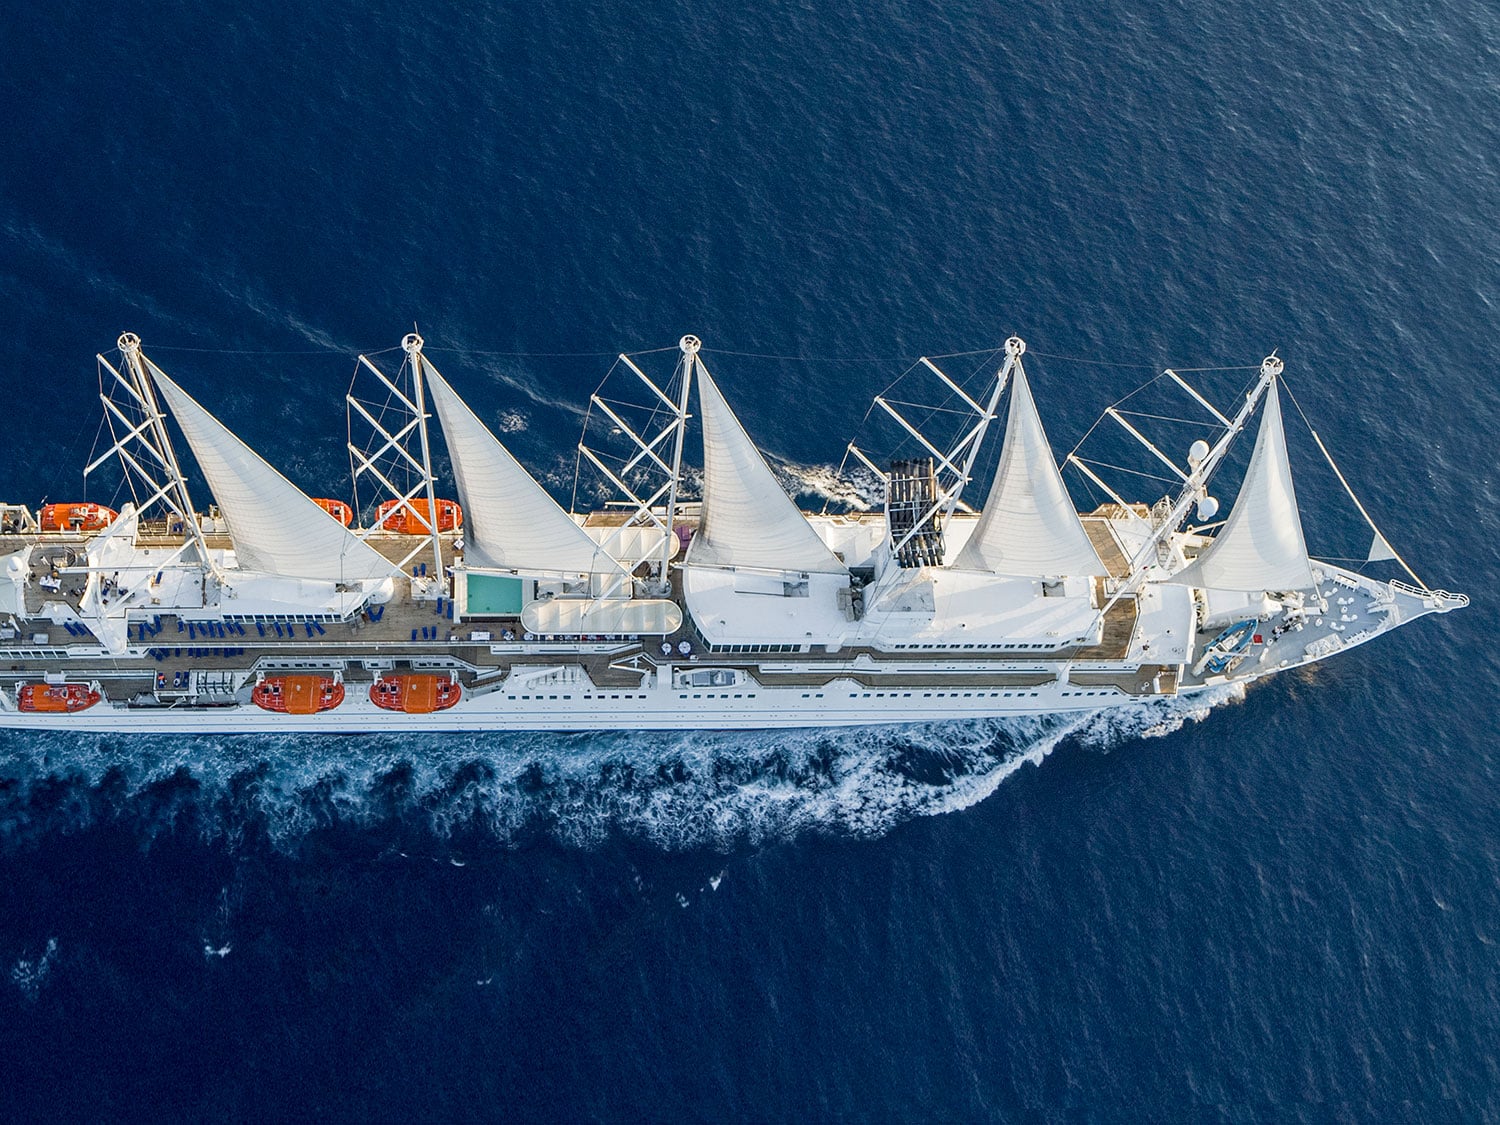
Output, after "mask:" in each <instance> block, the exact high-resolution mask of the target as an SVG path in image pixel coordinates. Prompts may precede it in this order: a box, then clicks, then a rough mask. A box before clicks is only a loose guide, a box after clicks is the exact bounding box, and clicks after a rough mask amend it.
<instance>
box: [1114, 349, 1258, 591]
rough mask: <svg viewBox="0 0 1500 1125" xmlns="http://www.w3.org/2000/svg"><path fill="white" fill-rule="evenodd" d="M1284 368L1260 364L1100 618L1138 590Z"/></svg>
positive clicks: (1142, 547)
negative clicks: (1148, 567) (1149, 563)
mask: <svg viewBox="0 0 1500 1125" xmlns="http://www.w3.org/2000/svg"><path fill="white" fill-rule="evenodd" d="M1282 366H1283V365H1282V362H1281V359H1280V357H1278V356H1274V355H1269V356H1267V357H1266V358H1265V359H1264V360H1262V361H1261V365H1260V378H1259V379H1258V380H1257V381H1256V383H1255V386H1253V387H1252V388H1250V393H1249V394H1247V395H1246V396H1245V401H1244V404H1243V405H1241V407H1240V408H1239V410H1238V411H1237V412H1236V413H1235V416H1234V418H1233V419H1232V420H1231V421H1230V423H1229V426H1228V428H1226V429H1225V431H1224V433H1223V434H1221V435H1220V436H1219V440H1218V441H1217V442H1215V443H1214V445H1213V447H1212V448H1211V449H1209V451H1208V456H1206V457H1204V458H1203V460H1202V461H1200V462H1198V464H1197V465H1194V466H1192V472H1190V473H1188V474H1187V476H1186V477H1185V478H1184V484H1183V486H1182V492H1181V493H1180V494H1179V495H1178V497H1177V502H1176V503H1175V504H1173V505H1172V509H1171V511H1169V512H1168V513H1167V516H1166V518H1165V519H1164V520H1162V521H1161V523H1160V525H1158V526H1157V527H1156V528H1155V529H1154V530H1153V531H1152V532H1151V534H1150V535H1148V536H1147V537H1146V541H1145V542H1144V543H1142V544H1141V547H1140V550H1138V551H1137V552H1136V553H1135V556H1134V557H1133V558H1132V559H1131V560H1130V572H1129V574H1128V575H1127V576H1126V579H1125V581H1124V582H1123V583H1122V584H1121V585H1120V588H1119V589H1118V590H1116V591H1115V593H1114V596H1113V597H1111V598H1110V599H1109V601H1107V602H1106V603H1105V604H1104V608H1103V609H1101V610H1100V611H1099V616H1100V617H1103V616H1104V614H1106V613H1108V612H1109V609H1110V607H1111V606H1113V605H1114V604H1115V602H1117V601H1119V600H1120V599H1121V598H1122V597H1124V596H1125V595H1126V594H1127V593H1129V592H1130V591H1131V590H1133V589H1135V587H1136V585H1137V584H1138V582H1139V581H1140V578H1141V575H1142V574H1143V573H1144V572H1145V567H1146V560H1148V559H1149V558H1150V557H1151V554H1152V553H1153V552H1154V551H1155V550H1156V545H1157V544H1158V543H1160V542H1161V541H1162V540H1163V539H1164V538H1166V536H1167V535H1169V534H1170V533H1171V532H1173V531H1175V530H1176V529H1177V526H1178V525H1179V524H1180V523H1182V521H1183V519H1184V518H1185V517H1186V516H1187V513H1188V509H1189V508H1191V507H1192V506H1193V502H1194V501H1195V500H1197V498H1198V493H1199V492H1200V491H1201V490H1202V489H1203V487H1204V486H1205V485H1207V483H1208V478H1209V477H1211V476H1213V473H1214V470H1215V469H1217V468H1218V467H1219V462H1220V461H1222V460H1223V459H1224V454H1225V453H1227V452H1228V451H1229V444H1230V442H1232V441H1233V440H1234V439H1235V437H1236V436H1237V435H1238V434H1239V433H1240V431H1241V430H1243V429H1244V428H1245V422H1246V421H1247V420H1248V419H1249V417H1250V415H1251V414H1252V413H1254V411H1255V407H1256V405H1257V404H1258V403H1259V402H1260V400H1261V398H1262V397H1264V395H1265V393H1266V391H1268V390H1269V389H1270V388H1271V384H1272V383H1274V382H1275V381H1276V377H1277V376H1278V375H1280V374H1281V370H1282Z"/></svg>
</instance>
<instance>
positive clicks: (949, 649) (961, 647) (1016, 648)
mask: <svg viewBox="0 0 1500 1125" xmlns="http://www.w3.org/2000/svg"><path fill="white" fill-rule="evenodd" d="M1074 643H1077V642H1074ZM893 647H895V648H898V649H902V650H910V651H916V650H918V649H920V650H922V651H923V652H930V651H932V650H933V649H941V650H942V651H944V652H958V651H960V650H963V651H965V652H967V651H970V650H972V649H984V650H985V651H989V650H992V649H1000V650H1005V651H1017V652H1019V651H1021V650H1023V649H1025V650H1027V651H1030V650H1033V649H1046V650H1047V651H1049V652H1050V651H1052V650H1053V649H1058V648H1064V647H1066V646H1064V645H1061V644H1050V645H895V646H893Z"/></svg>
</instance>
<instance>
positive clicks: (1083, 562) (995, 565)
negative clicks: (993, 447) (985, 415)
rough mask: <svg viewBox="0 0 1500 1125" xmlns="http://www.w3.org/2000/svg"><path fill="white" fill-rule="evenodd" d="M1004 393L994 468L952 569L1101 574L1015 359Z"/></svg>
mask: <svg viewBox="0 0 1500 1125" xmlns="http://www.w3.org/2000/svg"><path fill="white" fill-rule="evenodd" d="M1010 394H1011V399H1010V416H1009V418H1008V420H1007V421H1006V424H1005V445H1004V447H1003V448H1002V449H1001V452H1000V467H999V468H998V469H997V470H996V471H995V481H994V483H993V484H992V485H990V493H989V496H988V498H986V500H985V502H984V510H983V511H982V512H981V513H980V515H979V522H978V524H976V525H975V528H974V534H973V535H971V536H970V537H969V541H968V543H966V544H965V545H964V548H963V550H962V551H960V552H959V553H958V557H957V558H956V559H954V561H953V563H952V565H953V567H954V568H955V569H957V570H988V571H993V572H994V573H996V574H1012V575H1017V576H1020V577H1027V578H1054V577H1061V576H1064V575H1066V576H1069V577H1082V576H1084V575H1105V574H1107V573H1108V572H1107V571H1106V570H1105V568H1104V564H1103V563H1101V562H1100V561H1099V556H1098V554H1097V553H1096V552H1095V551H1094V545H1093V544H1092V543H1091V542H1090V541H1089V536H1088V532H1086V531H1085V530H1084V529H1083V521H1082V520H1080V519H1079V518H1078V510H1077V509H1076V508H1074V507H1073V499H1072V497H1071V496H1069V495H1068V490H1067V487H1066V486H1065V485H1064V484H1063V479H1062V474H1061V473H1060V472H1058V470H1057V462H1056V461H1055V460H1054V459H1053V457H1052V447H1051V446H1050V445H1048V444H1047V434H1046V432H1045V431H1044V430H1043V429H1042V420H1041V417H1040V416H1039V415H1038V414H1037V410H1036V402H1035V401H1034V400H1033V399H1032V397H1031V387H1030V385H1029V384H1028V383H1027V381H1026V373H1025V372H1024V371H1023V370H1021V366H1020V364H1019V363H1018V364H1017V365H1016V368H1015V372H1014V374H1013V375H1012V376H1011V392H1010Z"/></svg>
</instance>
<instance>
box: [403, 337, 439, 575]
mask: <svg viewBox="0 0 1500 1125" xmlns="http://www.w3.org/2000/svg"><path fill="white" fill-rule="evenodd" d="M401 348H402V350H403V351H405V352H406V354H407V356H408V357H409V358H410V359H411V382H412V390H413V391H414V392H415V395H414V398H415V404H416V407H417V436H418V439H419V442H420V444H421V447H422V473H423V475H424V476H425V477H426V478H427V529H428V530H429V531H430V532H431V533H432V563H433V567H434V568H435V576H436V577H437V580H438V581H439V582H440V583H441V582H442V580H443V537H442V534H441V533H440V532H439V531H438V524H439V523H440V522H441V521H440V520H439V519H438V506H437V491H436V489H435V488H434V487H433V483H432V453H431V450H430V449H429V448H428V444H427V400H426V397H425V394H426V392H425V390H424V388H423V386H422V337H420V336H418V335H417V334H416V333H415V332H408V333H407V334H406V335H405V336H404V337H402V340H401Z"/></svg>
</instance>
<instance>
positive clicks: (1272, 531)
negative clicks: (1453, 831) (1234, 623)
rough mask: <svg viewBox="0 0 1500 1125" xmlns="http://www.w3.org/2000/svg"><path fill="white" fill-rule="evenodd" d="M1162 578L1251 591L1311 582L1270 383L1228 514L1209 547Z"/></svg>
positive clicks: (1275, 397) (1276, 399)
mask: <svg viewBox="0 0 1500 1125" xmlns="http://www.w3.org/2000/svg"><path fill="white" fill-rule="evenodd" d="M1166 581H1168V582H1174V583H1178V584H1180V585H1185V586H1202V587H1206V588H1209V589H1214V590H1248V591H1252V592H1255V591H1262V590H1304V589H1307V588H1308V587H1309V586H1311V585H1313V577H1312V564H1311V563H1310V562H1309V561H1308V558H1307V543H1306V541H1305V540H1304V539H1303V537H1302V519H1301V517H1300V516H1299V515H1298V512H1297V494H1296V493H1295V492H1294V491H1293V489H1292V469H1291V463H1290V461H1289V460H1288V458H1287V452H1286V433H1285V431H1284V430H1283V429H1282V425H1281V396H1280V394H1279V393H1278V392H1277V387H1276V384H1275V383H1274V382H1273V383H1272V384H1271V387H1270V389H1269V390H1268V391H1266V405H1265V408H1264V410H1263V412H1262V414H1261V419H1260V432H1259V433H1258V434H1257V435H1256V438H1255V450H1254V452H1252V453H1251V454H1250V467H1249V468H1248V469H1246V470H1245V480H1244V483H1243V484H1241V485H1240V494H1239V495H1238V496H1236V497H1235V500H1234V507H1233V509H1231V510H1230V513H1229V518H1228V519H1227V520H1225V521H1224V527H1223V528H1222V529H1221V530H1220V531H1219V534H1218V535H1217V536H1215V537H1214V541H1213V543H1211V544H1210V545H1209V547H1208V549H1207V550H1206V551H1204V552H1203V554H1201V555H1199V556H1198V558H1196V559H1194V560H1193V561H1192V562H1191V563H1189V564H1188V565H1187V566H1186V567H1184V568H1183V569H1182V570H1180V571H1178V572H1177V573H1176V574H1174V575H1173V576H1172V577H1171V578H1169V579H1166Z"/></svg>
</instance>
